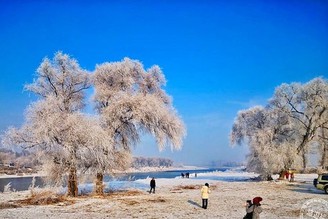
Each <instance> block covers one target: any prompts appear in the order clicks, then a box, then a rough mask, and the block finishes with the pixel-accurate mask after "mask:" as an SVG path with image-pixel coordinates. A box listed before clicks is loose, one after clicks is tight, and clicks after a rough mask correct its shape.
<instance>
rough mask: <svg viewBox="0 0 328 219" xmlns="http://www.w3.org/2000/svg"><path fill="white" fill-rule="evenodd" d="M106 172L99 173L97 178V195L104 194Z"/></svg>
mask: <svg viewBox="0 0 328 219" xmlns="http://www.w3.org/2000/svg"><path fill="white" fill-rule="evenodd" d="M103 182H104V174H102V173H97V179H96V194H97V195H103V194H104V184H103Z"/></svg>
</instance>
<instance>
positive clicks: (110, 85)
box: [93, 58, 185, 184]
mask: <svg viewBox="0 0 328 219" xmlns="http://www.w3.org/2000/svg"><path fill="white" fill-rule="evenodd" d="M93 82H94V86H95V96H94V100H95V102H96V105H97V107H96V108H97V111H98V112H99V115H100V117H101V119H102V122H103V124H104V128H105V129H106V132H107V133H108V135H110V136H111V137H112V139H113V140H114V147H115V148H116V149H121V150H124V151H127V152H130V150H131V147H132V146H134V145H136V144H137V143H139V142H140V137H141V135H142V134H144V133H149V134H151V135H153V136H154V137H155V139H156V141H157V144H158V147H159V149H160V150H162V149H164V147H166V146H170V147H171V149H179V148H180V147H181V144H182V138H183V136H184V135H185V128H184V125H183V123H182V121H181V119H180V118H179V117H178V115H177V113H176V111H175V110H174V108H173V106H172V103H171V98H170V97H169V96H168V95H167V94H166V92H165V91H164V90H163V89H162V87H163V86H164V85H165V78H164V75H163V73H162V71H161V69H160V68H159V67H158V66H153V67H151V68H150V69H148V70H145V69H144V67H143V66H142V64H141V63H140V62H139V61H136V60H131V59H129V58H125V59H124V60H122V61H120V62H112V63H103V64H101V65H98V66H97V67H96V70H95V72H94V76H93ZM110 168H111V167H110V166H109V167H106V168H104V169H102V170H99V171H100V172H98V175H99V176H101V174H103V173H104V172H105V171H106V170H109V169H110ZM101 180H102V178H101V177H99V179H98V181H101ZM99 184H100V183H99Z"/></svg>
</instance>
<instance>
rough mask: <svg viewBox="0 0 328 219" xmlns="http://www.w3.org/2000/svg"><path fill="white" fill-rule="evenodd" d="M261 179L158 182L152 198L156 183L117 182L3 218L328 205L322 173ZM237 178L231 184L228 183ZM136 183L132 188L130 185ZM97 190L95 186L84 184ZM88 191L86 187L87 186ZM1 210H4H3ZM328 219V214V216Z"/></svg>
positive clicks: (274, 214) (293, 209)
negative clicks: (318, 183) (256, 201)
mask: <svg viewBox="0 0 328 219" xmlns="http://www.w3.org/2000/svg"><path fill="white" fill-rule="evenodd" d="M256 176H257V174H254V173H245V172H240V171H230V172H211V173H203V174H198V175H197V177H194V176H191V177H190V178H181V177H177V178H171V179H168V178H158V179H156V194H149V193H148V190H149V181H150V178H147V179H140V180H136V181H133V182H120V181H116V182H114V181H113V182H111V183H110V185H109V186H112V187H115V186H116V187H117V188H118V189H119V188H121V189H122V188H126V189H127V190H129V191H131V190H132V191H136V192H134V193H132V194H131V193H129V192H117V193H114V194H113V195H107V196H105V197H94V196H87V197H85V196H83V197H79V198H72V199H70V200H73V201H74V203H72V204H68V203H59V204H54V205H46V206H19V207H17V208H6V207H4V208H3V209H0V214H1V218H73V219H74V218H79V219H82V218H232V219H233V218H242V217H243V216H244V214H245V207H244V203H245V201H246V200H248V199H252V198H254V197H255V196H261V197H262V198H263V201H262V207H263V213H262V214H261V218H265V219H267V218H268V219H271V218H272V219H276V218H295V219H296V218H300V210H301V208H302V207H303V206H304V205H305V203H306V201H309V200H313V199H315V200H321V201H327V202H328V195H326V194H324V192H323V191H319V190H317V189H315V188H314V187H313V185H312V181H313V179H314V178H316V177H317V175H316V174H296V175H295V180H296V182H293V183H290V182H287V181H272V182H256V181H252V180H247V179H250V178H253V177H256ZM231 177H233V178H234V179H236V180H237V181H235V182H231V181H226V180H222V178H231ZM206 182H207V183H209V184H210V189H211V193H210V198H209V208H208V209H207V210H204V209H202V208H201V207H200V204H201V198H200V188H201V186H202V185H204V184H205V183H206ZM129 183H131V184H129ZM84 186H85V187H84V189H86V190H91V185H90V184H87V185H84ZM81 189H83V185H81ZM28 195H29V192H28V191H24V192H11V193H0V203H8V201H11V202H13V200H17V199H23V198H24V197H27V196H28ZM0 206H1V205H0ZM327 215H328V212H327ZM325 218H328V217H325Z"/></svg>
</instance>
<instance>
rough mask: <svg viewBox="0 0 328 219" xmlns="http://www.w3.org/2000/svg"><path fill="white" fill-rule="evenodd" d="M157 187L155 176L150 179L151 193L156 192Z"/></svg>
mask: <svg viewBox="0 0 328 219" xmlns="http://www.w3.org/2000/svg"><path fill="white" fill-rule="evenodd" d="M155 187H156V182H155V178H154V177H153V178H152V179H151V180H150V190H149V193H151V192H152V191H153V193H155Z"/></svg>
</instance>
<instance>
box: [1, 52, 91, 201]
mask: <svg viewBox="0 0 328 219" xmlns="http://www.w3.org/2000/svg"><path fill="white" fill-rule="evenodd" d="M90 85H91V80H90V77H89V74H88V73H87V72H86V71H85V70H83V69H81V67H80V66H79V64H78V63H77V61H76V60H75V59H72V58H70V57H69V56H68V55H65V54H63V53H61V52H58V53H56V54H55V56H54V58H53V60H50V59H48V58H45V59H44V60H43V61H42V63H41V65H40V66H39V68H38V69H37V75H36V80H35V81H34V82H33V83H32V84H29V85H27V86H26V89H27V90H28V91H31V92H32V93H34V94H36V95H37V96H38V97H39V99H38V100H37V101H36V102H34V103H32V104H31V105H30V106H29V107H28V110H27V113H26V121H25V123H24V124H23V126H22V127H21V128H19V129H16V128H10V129H8V131H7V132H6V134H5V137H4V139H3V142H4V144H6V145H20V146H22V147H23V148H39V149H41V150H42V151H43V152H44V154H46V155H47V158H48V159H49V160H50V161H51V163H52V165H53V166H54V167H58V166H60V168H57V170H59V173H61V174H62V173H65V172H66V173H67V172H68V195H71V196H76V195H77V191H78V189H77V167H78V165H79V162H80V160H79V159H80V157H81V156H83V155H82V154H83V153H82V152H81V150H80V149H81V147H84V146H87V145H89V143H90V138H89V135H87V134H88V131H86V129H85V128H86V127H88V123H89V122H88V120H87V119H86V118H85V116H84V115H83V114H81V113H80V110H81V109H82V108H83V106H84V91H85V90H86V89H87V88H89V87H90Z"/></svg>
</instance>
